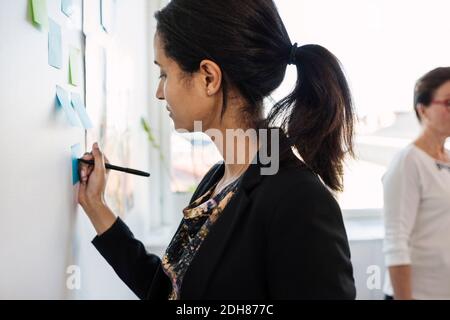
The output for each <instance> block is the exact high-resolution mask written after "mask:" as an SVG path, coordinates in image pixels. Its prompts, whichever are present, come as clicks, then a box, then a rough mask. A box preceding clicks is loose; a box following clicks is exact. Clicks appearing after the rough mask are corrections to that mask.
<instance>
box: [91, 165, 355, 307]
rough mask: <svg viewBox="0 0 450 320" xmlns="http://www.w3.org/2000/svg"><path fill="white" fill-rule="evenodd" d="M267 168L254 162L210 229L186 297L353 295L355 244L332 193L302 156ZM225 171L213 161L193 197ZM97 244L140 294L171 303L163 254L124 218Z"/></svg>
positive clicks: (96, 240) (186, 285) (186, 283)
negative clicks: (266, 171) (264, 171)
mask: <svg viewBox="0 0 450 320" xmlns="http://www.w3.org/2000/svg"><path fill="white" fill-rule="evenodd" d="M294 158H295V157H292V158H291V160H292V159H294ZM289 163H290V164H289ZM293 163H294V165H292V164H293ZM261 166H262V164H261V163H259V162H258V163H255V164H252V165H250V167H249V168H248V169H247V171H246V172H245V173H244V176H243V179H242V181H241V187H240V188H239V189H238V191H237V193H236V194H235V195H234V197H233V198H232V199H231V200H230V202H229V203H228V205H227V206H226V207H225V209H224V211H223V212H222V214H221V216H220V217H219V219H218V220H217V221H216V223H215V224H214V225H213V226H212V228H211V230H210V232H209V234H208V236H207V237H206V239H205V240H204V242H203V243H202V245H201V246H200V248H199V251H198V252H197V254H196V256H195V258H194V259H193V260H192V263H191V265H190V266H189V269H188V270H187V272H186V274H185V276H184V279H183V284H182V287H181V294H180V296H181V299H186V300H193V299H354V298H355V294H356V293H355V285H354V279H353V270H352V265H351V262H350V250H349V245H348V241H347V236H346V232H345V228H344V224H343V220H342V215H341V211H340V209H339V206H338V204H337V202H336V201H335V199H334V198H333V196H332V195H331V193H330V192H329V191H328V189H327V188H326V187H325V186H324V185H323V183H322V182H321V181H320V180H319V178H318V177H317V176H316V175H315V174H313V173H312V172H311V171H310V170H309V169H307V168H306V167H305V166H304V165H302V162H300V161H299V160H298V159H297V158H295V160H292V161H290V162H285V163H282V164H281V165H280V170H279V171H278V173H277V174H275V175H272V176H264V175H261V174H260V168H261ZM223 172H224V164H223V163H218V164H216V165H215V166H213V167H212V169H211V170H210V171H209V172H208V173H207V174H206V176H205V177H204V178H203V180H202V181H201V182H200V184H199V186H198V188H197V190H196V191H195V193H194V195H193V197H192V200H191V201H193V200H195V199H196V198H198V197H199V196H201V195H202V194H203V193H205V192H206V191H207V190H208V189H209V188H210V187H211V186H212V184H214V182H216V181H217V180H218V179H220V178H221V177H222V175H223ZM186 205H187V204H186ZM180 215H181V214H180ZM92 242H93V244H94V246H95V247H96V248H97V249H98V251H99V252H100V253H101V254H102V255H103V257H104V258H105V259H106V260H107V261H108V263H109V264H110V265H111V266H112V267H113V268H114V270H115V271H116V273H117V274H118V276H119V277H120V278H121V279H122V280H123V281H124V282H125V283H126V284H127V285H128V287H129V288H130V289H131V290H133V292H134V293H135V294H136V295H137V296H138V297H139V298H140V299H165V300H167V298H168V296H169V293H170V291H171V283H170V281H169V278H168V277H167V276H166V274H165V273H164V271H163V270H162V266H161V260H160V258H159V257H157V256H156V255H153V254H149V253H147V252H146V250H145V248H144V245H143V244H142V243H141V242H140V241H138V240H136V239H135V238H134V237H133V234H132V233H131V231H130V230H129V229H128V227H127V226H126V225H125V224H124V223H123V221H122V220H121V219H120V218H118V219H117V221H116V222H115V223H114V225H113V226H112V227H111V228H110V229H109V230H107V231H106V232H105V233H103V234H102V235H101V236H97V237H95V238H94V240H93V241H92Z"/></svg>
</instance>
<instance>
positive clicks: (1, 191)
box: [0, 0, 158, 299]
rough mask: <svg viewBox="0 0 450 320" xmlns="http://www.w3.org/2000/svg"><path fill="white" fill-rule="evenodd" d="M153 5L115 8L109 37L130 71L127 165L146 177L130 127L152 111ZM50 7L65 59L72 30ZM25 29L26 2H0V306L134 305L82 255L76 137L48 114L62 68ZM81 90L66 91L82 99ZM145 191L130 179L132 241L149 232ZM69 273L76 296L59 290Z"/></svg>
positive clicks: (77, 132) (76, 37)
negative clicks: (74, 268)
mask: <svg viewBox="0 0 450 320" xmlns="http://www.w3.org/2000/svg"><path fill="white" fill-rule="evenodd" d="M79 1H80V2H81V0H79ZM89 1H93V0H89ZM156 3H158V2H157V1H147V0H118V1H117V6H118V11H117V13H118V14H117V27H116V34H115V35H114V37H115V42H116V44H117V46H118V47H120V48H122V49H123V50H126V52H127V55H128V56H129V57H130V58H131V59H132V61H133V62H134V66H135V68H134V71H133V74H132V77H133V83H134V87H133V88H134V89H133V97H132V104H133V110H131V114H130V116H131V120H132V123H133V126H132V132H131V134H132V150H133V151H132V152H133V154H132V165H133V166H134V167H137V168H139V169H142V170H147V171H151V170H150V166H151V164H150V162H149V145H148V142H147V140H146V137H145V135H144V133H143V132H142V130H141V129H140V126H139V119H140V117H141V116H143V115H144V116H146V115H147V114H148V111H149V110H150V108H151V107H152V103H153V101H154V100H153V99H151V98H152V97H153V93H152V92H150V91H149V88H150V86H149V84H150V82H149V76H150V74H149V72H148V70H149V61H150V59H149V56H150V52H149V50H150V48H151V40H152V36H151V35H150V30H151V28H149V25H148V24H149V17H151V14H150V13H149V12H150V9H151V7H152V6H154V5H155V4H156ZM59 6H60V0H48V7H49V16H50V17H51V18H52V19H54V20H56V21H57V22H58V23H59V24H60V25H61V26H62V27H63V30H64V31H63V48H64V49H63V56H64V57H65V58H66V56H67V54H68V53H67V45H68V44H69V43H71V44H74V45H78V46H81V45H82V44H83V41H84V40H83V37H82V33H81V30H76V29H72V30H70V29H69V27H70V26H69V24H67V19H66V18H65V16H64V15H63V14H62V13H61V12H60V9H59V8H60V7H59ZM30 19H31V18H30V9H29V4H28V1H27V0H16V1H10V0H0V39H1V48H0V70H1V71H0V139H1V140H0V148H1V154H2V155H1V158H0V177H1V180H0V181H1V182H0V299H14V298H20V299H72V298H83V299H91V298H98V299H102V298H112V299H114V298H130V299H134V298H136V297H135V296H134V294H132V293H131V291H130V290H129V289H128V288H126V287H125V285H124V284H123V283H122V282H121V281H120V280H119V279H118V278H117V276H116V275H115V274H114V272H113V270H112V269H111V268H110V267H109V266H108V265H107V264H106V262H105V261H104V260H103V258H102V257H101V256H100V255H99V254H98V253H97V252H96V251H95V249H94V248H93V246H92V245H91V243H90V241H91V240H92V238H93V237H94V236H95V232H94V230H93V228H92V226H91V225H90V223H89V221H88V220H87V218H86V217H85V215H84V213H82V212H81V210H80V209H79V208H78V207H77V206H76V199H75V193H76V190H75V188H74V187H73V186H72V184H71V160H70V146H71V145H73V144H75V143H81V144H82V146H83V147H84V141H85V140H84V139H85V132H84V131H83V130H81V129H76V128H71V127H69V126H68V125H67V123H66V122H65V118H64V115H63V114H62V113H61V112H60V111H58V112H57V111H56V110H55V106H54V104H55V86H56V85H57V84H59V85H63V86H64V87H66V88H69V86H68V85H67V77H68V76H67V75H68V71H67V66H66V65H67V64H66V63H65V64H64V68H63V69H62V70H57V69H54V68H53V67H50V66H49V65H48V63H47V32H45V31H41V30H39V29H37V28H36V27H35V26H33V25H32V24H31V22H30ZM64 61H65V60H64ZM155 76H156V75H155ZM83 88H84V86H83V85H82V86H80V87H79V88H71V90H72V91H76V90H79V92H80V93H83ZM153 106H154V105H153ZM88 112H89V108H88ZM152 165H153V164H152ZM152 183H153V184H154V183H155V182H152V181H151V180H150V181H149V180H148V179H142V178H139V177H137V178H136V180H135V181H134V185H135V200H136V204H135V207H134V209H133V211H132V212H130V213H129V214H128V215H127V216H126V222H127V223H128V224H129V225H130V227H131V228H132V230H133V231H134V233H135V234H136V236H137V237H140V238H144V235H145V234H146V231H147V230H148V229H149V227H150V226H149V222H150V221H149V217H150V207H151V206H152V205H153V203H151V201H150V197H149V190H150V187H151V185H152ZM153 188H155V187H154V186H153ZM71 264H76V265H78V266H80V268H81V284H82V285H81V290H78V291H70V290H67V289H66V278H67V274H66V268H67V266H69V265H71Z"/></svg>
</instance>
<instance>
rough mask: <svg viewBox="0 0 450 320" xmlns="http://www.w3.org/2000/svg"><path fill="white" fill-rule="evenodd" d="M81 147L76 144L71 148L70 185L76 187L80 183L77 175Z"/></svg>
mask: <svg viewBox="0 0 450 320" xmlns="http://www.w3.org/2000/svg"><path fill="white" fill-rule="evenodd" d="M81 152H82V151H81V145H80V144H79V143H78V144H76V145H73V146H72V147H71V154H72V184H73V185H76V184H77V183H78V182H79V181H80V175H79V173H78V159H79V158H81Z"/></svg>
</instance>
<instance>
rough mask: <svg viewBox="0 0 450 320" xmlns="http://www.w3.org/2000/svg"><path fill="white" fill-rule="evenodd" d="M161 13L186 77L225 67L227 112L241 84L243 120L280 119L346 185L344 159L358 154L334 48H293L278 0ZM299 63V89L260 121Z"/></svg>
mask: <svg viewBox="0 0 450 320" xmlns="http://www.w3.org/2000/svg"><path fill="white" fill-rule="evenodd" d="M155 18H156V20H157V32H158V34H159V35H160V36H161V38H162V40H163V45H164V51H165V53H166V55H167V56H168V57H169V58H172V59H173V60H175V61H176V62H177V63H178V64H179V66H180V68H181V69H182V70H183V71H184V72H185V73H186V74H188V75H189V74H192V73H194V72H196V71H198V69H199V67H200V63H201V61H202V60H204V59H210V60H212V61H214V62H216V63H217V64H218V65H219V66H220V68H221V70H222V73H223V86H222V88H223V108H222V114H223V113H224V112H225V110H226V108H227V99H226V98H227V91H228V89H229V88H230V87H233V88H236V89H237V90H238V91H239V93H240V94H241V95H242V97H243V98H244V100H245V101H246V102H247V104H246V105H245V106H244V108H243V109H242V110H243V112H244V113H245V114H243V117H242V119H246V120H247V119H250V121H249V123H250V125H251V126H253V127H255V128H257V127H259V128H261V127H263V126H272V124H275V125H276V123H275V120H278V119H280V118H281V120H282V121H281V123H282V125H281V127H282V129H283V131H284V132H285V133H286V134H287V136H288V137H289V138H290V141H291V144H292V145H293V146H295V147H296V149H297V150H298V152H299V153H300V155H301V156H302V158H303V160H304V162H305V163H306V164H307V165H308V166H309V167H310V168H311V169H312V170H313V171H314V172H315V173H316V174H318V175H319V176H320V177H321V178H322V180H323V181H324V182H325V184H327V185H328V186H329V187H330V188H331V189H332V190H336V191H339V190H342V184H343V183H342V174H343V159H344V156H345V154H346V153H350V154H353V150H352V137H353V110H352V102H351V96H350V92H349V89H348V85H347V82H346V80H345V76H344V74H343V72H342V70H341V67H340V65H339V62H338V60H337V59H336V58H335V57H334V56H333V55H332V54H331V53H330V52H329V51H328V50H326V49H325V48H322V47H320V46H316V45H307V46H302V47H300V48H297V49H296V50H292V48H293V46H292V43H291V40H290V38H289V35H288V33H287V31H286V28H285V26H284V24H283V21H282V20H281V18H280V15H279V13H278V10H277V8H276V6H275V3H274V2H273V0H244V1H243V0H214V1H213V0H211V1H191V0H171V1H170V2H169V4H168V5H167V6H166V7H165V8H164V9H162V10H161V11H158V12H157V13H156V14H155ZM294 49H295V46H294ZM292 62H293V63H295V64H296V65H297V70H298V80H297V85H296V87H295V89H294V91H293V92H292V93H291V94H290V95H289V96H288V97H286V98H285V99H283V100H282V101H280V102H279V103H277V104H276V105H275V106H274V108H273V110H272V111H271V112H270V114H269V116H268V118H267V119H261V115H262V113H263V112H262V110H263V107H264V104H263V102H264V99H265V98H267V97H269V96H270V94H271V93H272V92H273V91H275V90H276V89H277V88H278V87H279V86H280V85H281V83H282V81H283V79H284V76H285V73H286V66H287V64H288V63H292ZM285 145H286V144H285ZM287 148H289V150H288V149H287ZM281 149H286V150H280V151H281V152H280V157H281V158H283V156H284V155H288V154H289V153H288V152H286V151H290V147H289V145H287V146H285V147H281ZM290 153H291V154H292V152H290ZM280 160H282V159H280Z"/></svg>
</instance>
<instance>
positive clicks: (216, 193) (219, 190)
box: [211, 171, 245, 198]
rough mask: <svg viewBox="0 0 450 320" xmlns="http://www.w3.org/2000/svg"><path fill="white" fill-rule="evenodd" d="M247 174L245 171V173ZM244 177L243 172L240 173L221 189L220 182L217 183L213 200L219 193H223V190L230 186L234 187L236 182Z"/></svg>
mask: <svg viewBox="0 0 450 320" xmlns="http://www.w3.org/2000/svg"><path fill="white" fill-rule="evenodd" d="M244 172H245V171H244ZM242 175H243V172H242V173H240V174H239V175H238V176H237V177H236V178H233V179H232V180H231V181H230V182H227V183H226V184H224V186H221V187H220V189H219V184H220V180H219V182H217V184H216V186H215V187H214V190H213V192H212V194H211V198H213V197H215V196H216V195H218V194H219V193H221V192H222V191H223V190H225V189H226V188H227V187H229V186H230V185H232V184H233V183H234V182H236V181H237V180H238V179H239V178H240V177H241V176H242Z"/></svg>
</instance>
